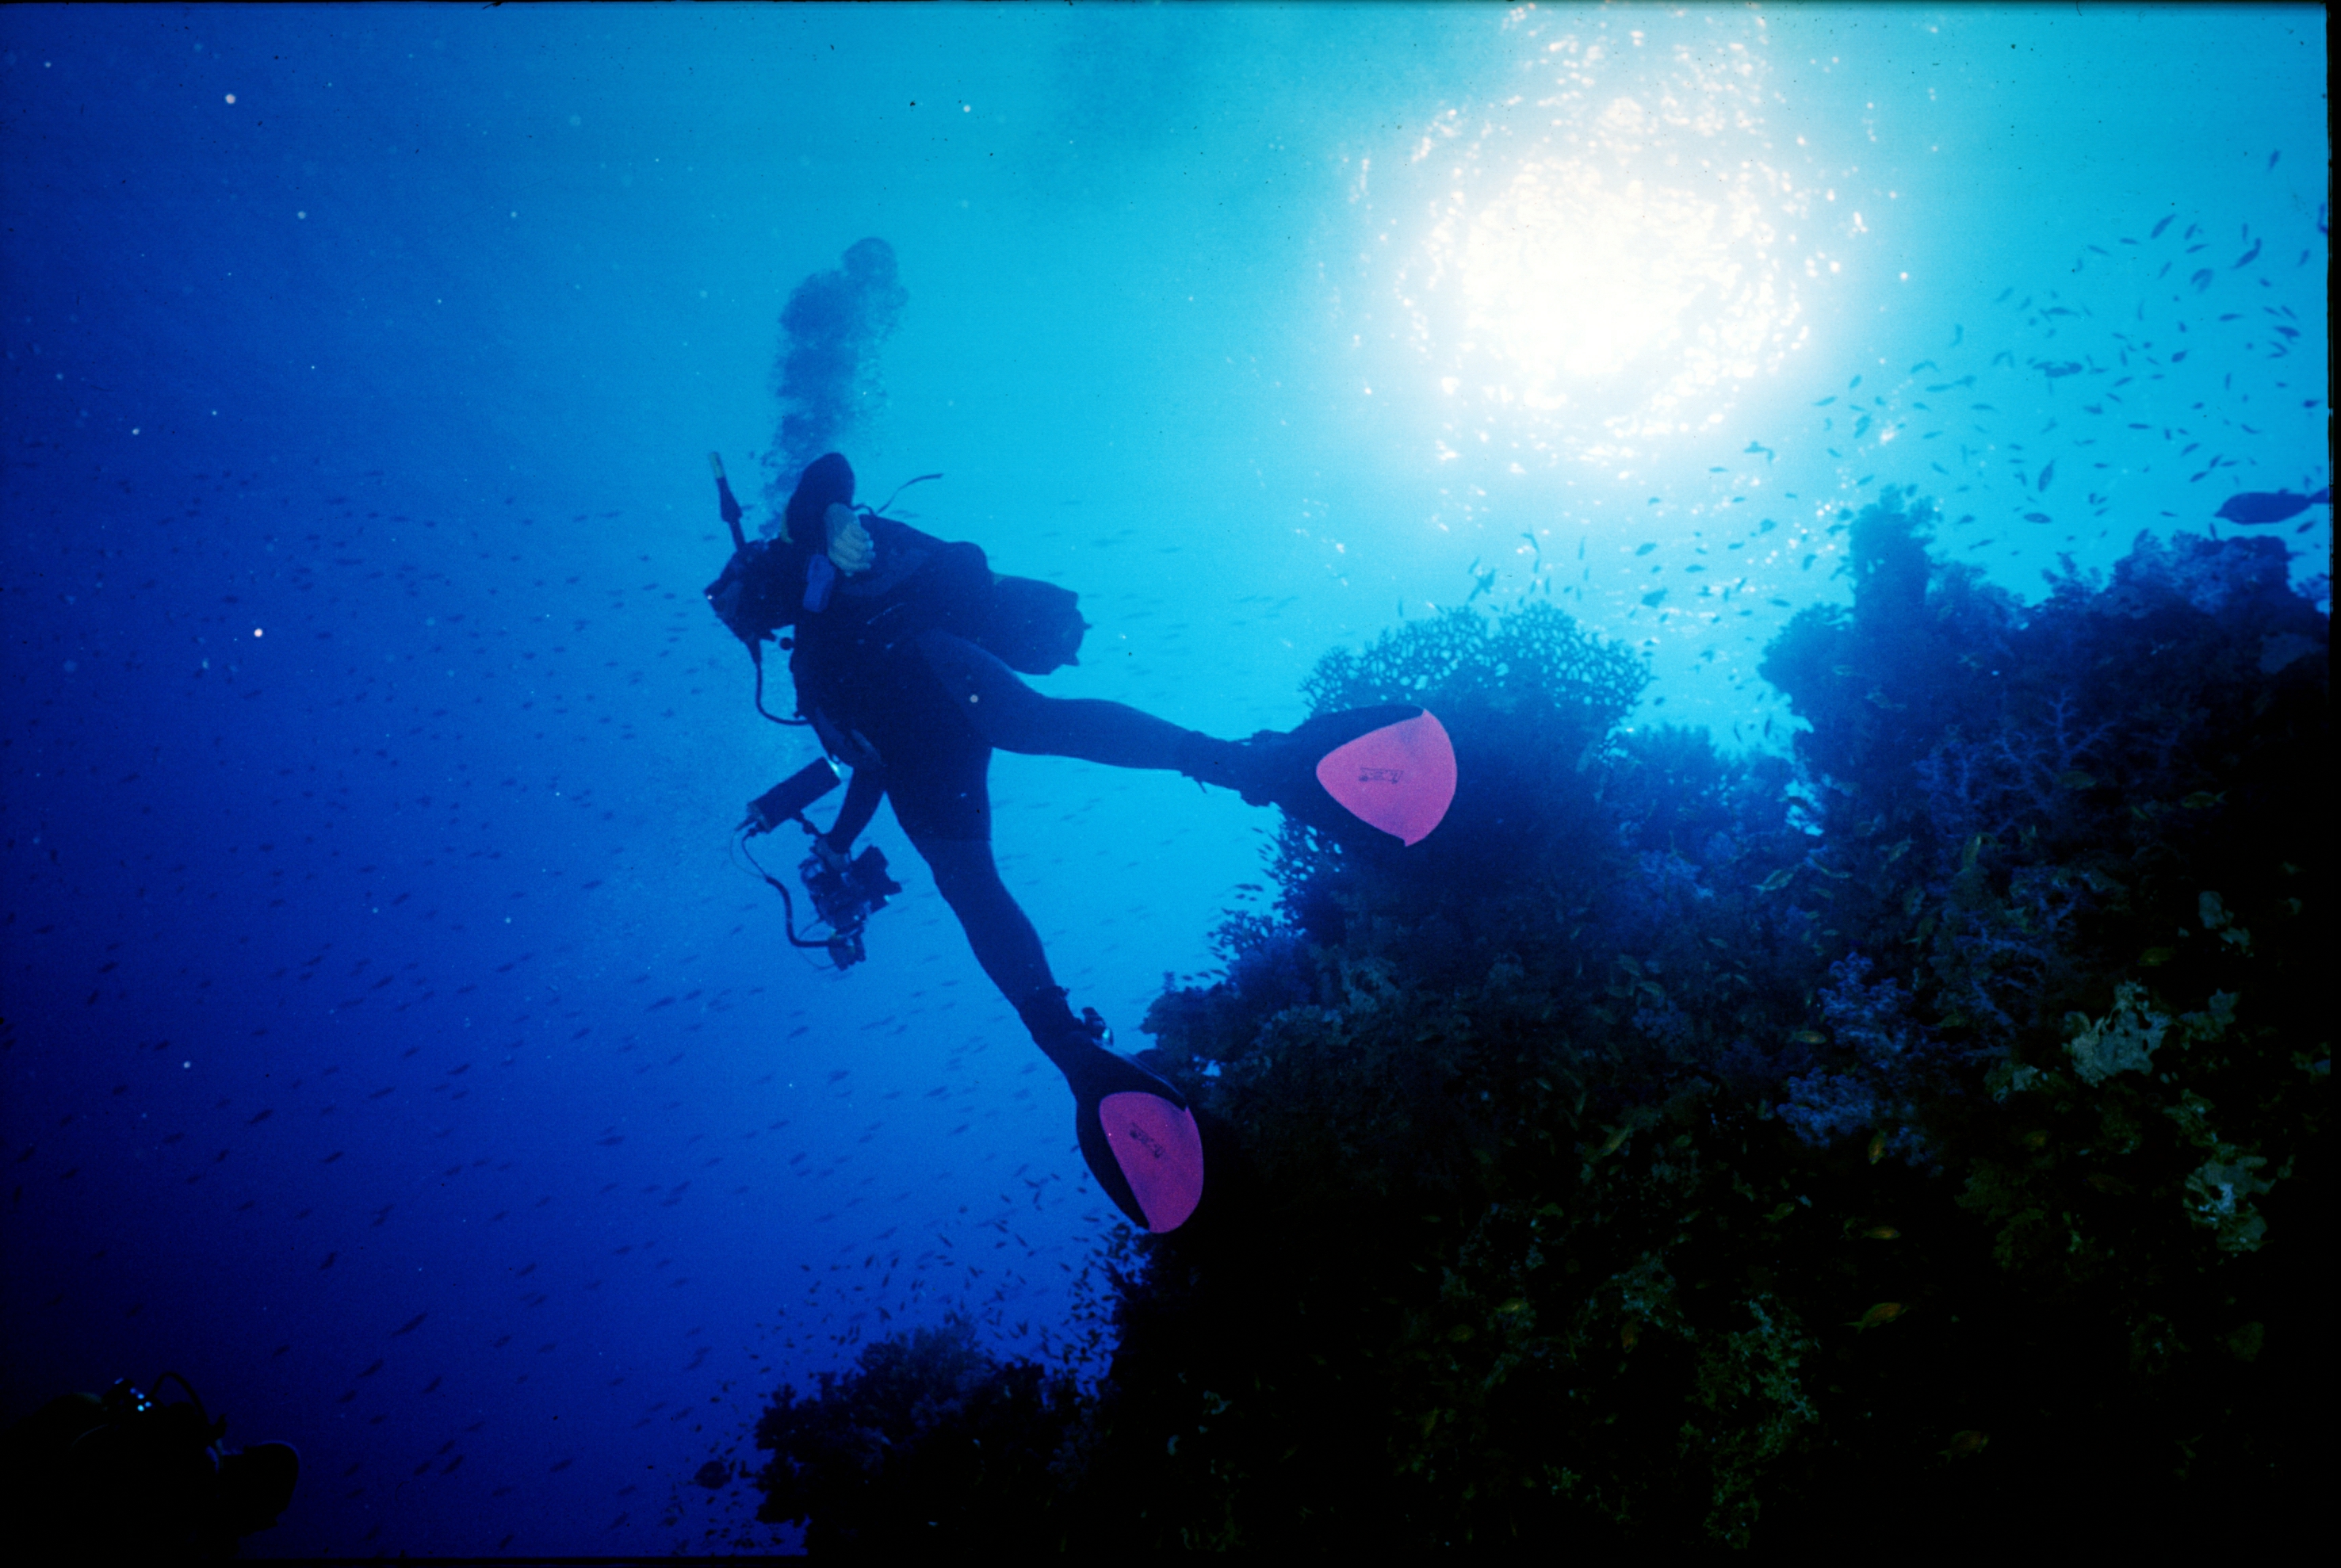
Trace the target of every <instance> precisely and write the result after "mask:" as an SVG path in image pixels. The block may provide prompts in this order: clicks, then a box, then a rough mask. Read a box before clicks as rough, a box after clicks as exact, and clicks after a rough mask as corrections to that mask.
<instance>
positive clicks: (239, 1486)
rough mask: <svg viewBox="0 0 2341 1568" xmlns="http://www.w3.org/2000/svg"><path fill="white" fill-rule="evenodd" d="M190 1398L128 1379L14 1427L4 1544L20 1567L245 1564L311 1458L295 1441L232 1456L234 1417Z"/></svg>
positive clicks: (65, 1400)
mask: <svg viewBox="0 0 2341 1568" xmlns="http://www.w3.org/2000/svg"><path fill="white" fill-rule="evenodd" d="M165 1380H168V1381H171V1382H174V1383H177V1384H178V1385H179V1386H180V1387H181V1388H182V1389H184V1390H185V1391H186V1394H187V1397H186V1399H184V1400H183V1401H179V1402H177V1403H171V1404H158V1403H155V1402H154V1400H152V1399H150V1398H148V1397H147V1396H146V1395H145V1394H143V1393H140V1392H139V1391H138V1390H137V1389H135V1388H134V1387H132V1386H131V1385H130V1383H128V1382H127V1381H122V1382H117V1383H115V1385H114V1386H113V1387H111V1388H109V1389H107V1390H106V1391H105V1393H102V1394H97V1393H67V1394H61V1395H59V1396H58V1397H57V1398H55V1399H53V1400H51V1401H50V1402H49V1403H46V1404H45V1405H43V1406H42V1407H41V1408H40V1409H38V1410H36V1411H35V1412H34V1413H32V1414H30V1415H28V1416H26V1417H25V1418H24V1419H23V1420H22V1421H19V1422H18V1423H16V1424H15V1425H14V1426H13V1427H11V1428H9V1429H8V1435H7V1439H6V1444H7V1446H6V1450H5V1471H6V1474H7V1488H8V1493H9V1495H8V1497H7V1499H6V1502H5V1512H6V1516H7V1517H6V1523H5V1526H0V1545H5V1549H6V1555H7V1558H8V1560H9V1561H10V1562H12V1563H188V1562H210V1561H216V1560H221V1559H224V1558H229V1557H233V1556H234V1555H235V1549H236V1540H237V1538H238V1537H239V1536H244V1535H250V1534H252V1533H254V1532H255V1531H261V1530H266V1529H269V1528H270V1527H272V1526H273V1525H274V1524H275V1523H276V1516H277V1515H278V1514H280V1513H284V1509H285V1508H286V1506H287V1505H288V1504H290V1503H292V1501H293V1488H294V1484H295V1483H297V1482H298V1481H299V1479H300V1473H301V1456H300V1455H299V1454H298V1453H295V1452H294V1449H293V1447H292V1445H291V1444H290V1443H255V1444H254V1445H253V1446H252V1447H250V1448H243V1449H233V1448H227V1447H224V1445H223V1444H222V1442H221V1439H222V1438H224V1436H225V1435H226V1433H227V1418H226V1417H224V1416H222V1417H220V1418H219V1419H218V1420H216V1421H214V1420H213V1419H212V1418H211V1417H210V1416H209V1415H208V1414H207V1413H205V1412H204V1405H203V1401H202V1400H201V1399H199V1398H197V1397H196V1395H195V1391H194V1389H192V1388H189V1387H188V1386H187V1380H186V1379H184V1378H183V1377H181V1376H180V1375H179V1374H178V1373H174V1372H166V1373H163V1374H162V1376H160V1377H158V1378H156V1379H155V1380H154V1383H155V1386H156V1387H157V1388H159V1387H160V1386H161V1385H162V1383H164V1381H165Z"/></svg>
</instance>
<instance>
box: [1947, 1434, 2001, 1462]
mask: <svg viewBox="0 0 2341 1568" xmlns="http://www.w3.org/2000/svg"><path fill="white" fill-rule="evenodd" d="M1990 1441H1991V1433H1987V1432H1954V1433H1951V1445H1950V1446H1949V1447H1948V1448H1946V1449H1944V1450H1943V1457H1944V1458H1945V1459H1965V1458H1966V1457H1967V1455H1968V1454H1970V1453H1982V1452H1983V1445H1984V1444H1985V1443H1989V1442H1990Z"/></svg>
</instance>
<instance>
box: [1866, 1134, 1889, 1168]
mask: <svg viewBox="0 0 2341 1568" xmlns="http://www.w3.org/2000/svg"><path fill="white" fill-rule="evenodd" d="M1884 1158H1886V1134H1883V1133H1880V1134H1878V1135H1877V1136H1876V1137H1874V1138H1872V1139H1870V1140H1869V1163H1870V1164H1873V1165H1874V1164H1878V1161H1880V1160H1882V1159H1884Z"/></svg>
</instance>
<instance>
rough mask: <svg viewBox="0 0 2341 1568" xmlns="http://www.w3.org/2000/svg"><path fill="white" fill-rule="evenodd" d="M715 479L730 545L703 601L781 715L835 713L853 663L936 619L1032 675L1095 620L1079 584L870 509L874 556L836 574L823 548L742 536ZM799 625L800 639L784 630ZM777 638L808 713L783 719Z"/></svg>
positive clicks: (866, 515) (1058, 657) (1068, 654)
mask: <svg viewBox="0 0 2341 1568" xmlns="http://www.w3.org/2000/svg"><path fill="white" fill-rule="evenodd" d="M717 485H718V489H719V494H720V498H721V500H722V503H723V504H724V521H725V522H726V523H727V524H731V525H732V538H733V542H734V545H735V547H734V549H733V551H732V558H731V560H730V561H728V562H726V563H725V564H724V567H723V571H722V574H721V575H720V576H718V577H717V578H716V579H715V581H714V582H712V583H711V584H708V585H707V588H706V589H705V594H706V597H707V602H708V604H709V606H710V607H711V608H712V609H713V610H714V612H715V614H716V615H717V617H718V618H719V619H721V620H722V622H723V624H724V625H725V626H726V627H728V628H729V629H730V630H731V632H732V634H733V635H734V636H736V637H738V638H739V639H740V641H741V642H742V644H744V645H745V646H746V647H747V649H748V653H749V655H750V657H751V658H752V659H753V660H754V661H755V664H756V692H757V698H756V707H757V711H758V712H759V713H762V714H764V716H765V717H766V718H769V719H772V720H773V722H774V723H777V724H788V723H792V722H794V723H804V722H806V720H807V719H808V718H810V717H811V716H812V715H813V714H816V713H817V712H820V711H822V708H823V700H824V699H827V704H828V707H829V708H830V709H831V710H832V717H833V718H836V719H841V720H842V719H843V718H844V717H845V715H844V714H842V713H840V712H836V711H835V710H838V709H842V708H846V707H850V706H851V705H852V704H851V699H850V694H849V693H848V692H847V690H846V689H845V688H846V687H847V686H849V685H850V684H852V672H854V671H856V670H865V671H866V670H872V669H875V668H878V667H880V666H882V665H883V664H885V663H887V662H888V661H891V659H892V657H893V656H894V655H895V654H896V653H897V652H899V651H900V650H901V649H902V648H903V647H905V646H907V645H908V644H910V643H911V641H913V640H915V639H916V638H917V637H918V636H919V635H920V634H922V633H925V632H927V631H930V630H937V629H940V630H942V631H947V632H950V633H951V634H953V635H956V636H961V637H964V638H966V639H967V640H968V641H969V642H971V643H973V644H976V645H977V646H978V647H981V648H982V649H984V650H985V651H986V652H987V653H990V654H992V655H993V656H994V657H996V658H998V659H999V660H1000V661H1001V663H1002V664H1006V665H1007V666H1008V667H1009V668H1010V669H1012V670H1016V671H1018V672H1020V673H1021V674H1028V675H1045V674H1049V673H1050V672H1051V671H1052V670H1057V669H1061V668H1063V667H1064V666H1065V665H1067V664H1078V663H1080V662H1081V661H1080V654H1081V637H1082V634H1084V633H1086V632H1087V631H1088V630H1089V623H1088V622H1086V621H1084V620H1083V619H1082V618H1081V609H1080V595H1079V594H1075V593H1074V592H1073V591H1072V590H1071V589H1069V588H1062V587H1059V586H1058V585H1057V584H1053V583H1044V582H1041V581H1039V580H1038V579H1036V578H1031V577H1012V576H1004V575H1002V574H999V573H995V572H993V571H992V570H991V565H990V563H989V562H988V561H987V560H986V559H985V556H984V554H983V551H982V550H981V548H980V547H979V546H977V545H974V544H955V543H952V542H951V541H948V540H943V539H939V538H936V537H935V536H934V535H932V534H927V533H923V532H921V530H919V529H916V528H913V527H911V525H910V524H907V523H902V522H900V521H898V520H896V519H894V518H892V517H887V516H883V515H882V514H879V513H877V512H875V511H872V510H870V509H867V508H862V509H860V510H861V512H862V525H863V527H864V528H866V529H867V530H868V531H869V534H870V537H871V543H872V545H873V546H874V547H875V551H876V559H875V560H874V561H873V562H872V565H871V568H870V570H868V571H867V572H863V573H861V574H856V575H854V576H852V577H843V576H834V575H833V574H828V573H822V572H820V571H819V570H818V568H817V567H816V565H815V563H816V562H818V563H819V564H820V566H826V565H827V564H828V562H827V557H826V556H822V555H818V554H816V553H815V552H813V551H811V550H808V549H805V548H803V547H802V546H800V545H797V544H792V542H791V541H789V540H787V539H784V538H782V539H754V540H751V539H747V538H745V537H743V536H742V532H741V530H740V527H739V524H738V518H739V509H738V504H737V503H736V502H735V501H733V500H732V495H731V488H730V486H729V484H726V483H725V482H724V481H723V480H722V476H721V473H720V471H719V474H718V477H717ZM823 577H829V578H830V579H831V580H830V581H827V582H824V581H822V578H823ZM792 628H793V630H794V632H795V636H794V638H793V639H792V640H790V639H782V638H781V634H782V632H783V631H787V630H790V629H792ZM775 640H780V642H781V645H782V647H784V648H790V649H791V650H792V652H791V657H790V661H789V671H790V674H792V676H793V677H794V679H795V682H796V686H797V708H798V711H799V713H800V714H804V715H806V718H800V719H797V720H794V721H792V720H787V719H782V718H779V717H777V716H776V715H774V714H772V713H770V712H768V711H766V710H765V708H764V705H763V644H766V643H769V642H773V641H775ZM822 727H823V729H824V731H827V730H829V729H830V728H831V726H828V725H824V726H822ZM823 738H824V740H825V741H826V740H828V739H829V738H830V737H829V735H828V734H824V737H823Z"/></svg>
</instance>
